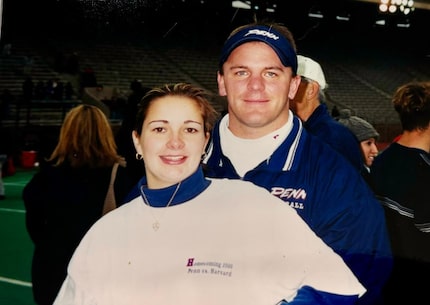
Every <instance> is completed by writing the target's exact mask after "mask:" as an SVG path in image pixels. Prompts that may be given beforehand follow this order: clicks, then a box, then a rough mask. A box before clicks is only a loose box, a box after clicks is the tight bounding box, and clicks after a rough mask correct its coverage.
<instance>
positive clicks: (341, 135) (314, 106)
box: [290, 55, 363, 172]
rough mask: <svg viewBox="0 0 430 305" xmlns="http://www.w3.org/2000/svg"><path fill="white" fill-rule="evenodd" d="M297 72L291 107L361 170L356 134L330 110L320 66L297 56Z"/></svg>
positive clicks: (305, 122)
mask: <svg viewBox="0 0 430 305" xmlns="http://www.w3.org/2000/svg"><path fill="white" fill-rule="evenodd" d="M297 63H298V67H297V74H298V75H300V76H301V82H300V86H299V89H298V91H297V94H296V96H295V97H294V99H293V100H292V101H291V102H290V109H291V110H292V111H293V112H294V113H295V114H296V115H297V116H298V117H299V118H300V119H301V120H302V121H303V126H304V127H305V128H306V130H307V131H309V133H311V134H313V135H315V136H317V137H318V138H320V139H321V140H323V142H326V143H327V144H329V145H330V146H331V147H332V148H333V149H334V150H336V151H337V152H339V153H340V154H341V155H342V156H344V157H345V158H346V159H347V160H349V161H350V162H351V164H352V165H353V166H354V167H355V168H356V169H357V170H358V171H359V172H361V171H362V169H363V159H362V156H361V151H360V144H359V142H358V141H357V139H356V138H355V136H354V134H353V133H352V132H351V131H350V130H349V129H348V128H345V126H343V125H342V124H339V123H338V122H337V121H336V120H335V119H334V118H333V117H332V116H331V115H330V113H329V112H328V108H327V105H326V103H325V94H324V90H325V89H326V88H327V87H328V85H327V82H326V79H325V76H324V72H323V70H322V68H321V65H320V64H319V63H318V62H316V61H315V60H313V59H312V58H309V57H306V56H303V55H297Z"/></svg>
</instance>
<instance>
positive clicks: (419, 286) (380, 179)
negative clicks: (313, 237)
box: [370, 81, 430, 304]
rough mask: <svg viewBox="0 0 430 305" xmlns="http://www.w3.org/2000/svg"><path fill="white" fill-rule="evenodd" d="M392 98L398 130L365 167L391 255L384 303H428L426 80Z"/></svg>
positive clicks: (429, 101) (429, 132)
mask: <svg viewBox="0 0 430 305" xmlns="http://www.w3.org/2000/svg"><path fill="white" fill-rule="evenodd" d="M391 101H392V104H393V108H394V109H395V111H396V112H397V114H398V115H399V120H400V123H401V125H402V130H403V132H402V134H401V135H400V136H399V137H397V139H396V140H395V141H394V142H392V143H391V144H390V145H389V146H388V147H387V148H385V149H384V150H383V151H382V152H381V153H380V154H379V155H378V156H377V157H376V158H375V160H374V162H373V164H372V167H371V171H370V176H371V178H372V183H373V186H374V190H375V193H376V195H377V197H378V199H379V200H380V202H381V204H382V206H383V207H384V210H385V217H386V220H387V228H388V232H389V234H390V240H391V245H392V249H393V255H394V267H393V272H392V273H391V275H390V278H389V280H388V281H387V284H386V286H385V287H384V296H385V302H386V304H394V303H399V304H430V293H429V290H428V288H429V285H428V281H427V280H426V278H427V277H428V276H429V274H430V205H429V203H430V192H429V190H428V187H429V185H430V82H429V81H422V82H417V81H412V82H408V83H405V84H403V85H401V86H399V87H398V88H397V89H396V91H395V92H394V94H393V97H392V99H391Z"/></svg>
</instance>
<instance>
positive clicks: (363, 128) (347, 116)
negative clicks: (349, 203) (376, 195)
mask: <svg viewBox="0 0 430 305" xmlns="http://www.w3.org/2000/svg"><path fill="white" fill-rule="evenodd" d="M338 121H339V123H341V124H342V125H344V126H346V127H347V128H348V129H349V130H350V131H351V132H352V133H353V134H354V135H355V137H356V138H357V140H358V142H359V143H360V149H361V156H362V169H361V174H362V175H363V178H364V179H365V180H366V182H367V183H368V184H369V186H370V187H372V188H373V186H372V181H371V179H370V167H371V166H372V163H373V160H375V157H376V156H377V155H378V153H379V150H378V146H376V143H377V141H378V139H379V132H378V131H376V129H375V127H373V125H372V124H370V123H369V122H368V121H366V120H365V119H363V118H360V117H358V116H356V115H352V112H351V110H350V109H341V110H340V111H339V117H338Z"/></svg>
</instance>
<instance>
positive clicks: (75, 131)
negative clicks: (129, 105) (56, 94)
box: [23, 105, 133, 305]
mask: <svg viewBox="0 0 430 305" xmlns="http://www.w3.org/2000/svg"><path fill="white" fill-rule="evenodd" d="M122 162H123V158H122V157H120V156H119V155H118V154H117V152H116V145H115V140H114V136H113V132H112V129H111V126H110V123H109V121H108V120H107V118H106V116H105V115H104V114H103V112H102V111H101V110H100V109H99V108H97V107H95V106H90V105H79V106H77V107H75V108H73V109H72V110H70V112H69V113H68V114H67V116H66V117H65V120H64V122H63V125H62V127H61V131H60V135H59V140H58V143H57V145H56V147H55V149H54V151H53V152H52V154H51V156H50V157H49V158H48V160H47V161H46V163H45V162H43V163H42V164H41V168H40V170H39V172H37V173H36V174H35V175H34V176H33V178H32V179H31V180H30V182H29V183H28V184H27V185H26V186H25V188H24V191H23V199H24V204H25V208H26V225H27V231H28V233H29V235H30V238H31V239H32V241H33V243H34V254H33V262H32V282H33V295H34V300H35V302H36V303H37V304H38V305H45V304H46V305H48V304H49V305H52V303H53V301H54V299H55V296H56V295H57V293H58V290H59V289H60V287H61V284H62V283H63V281H64V279H65V277H66V274H67V272H66V269H67V265H68V263H69V260H70V258H71V256H72V254H73V252H74V250H75V248H76V247H77V245H78V244H79V242H80V240H81V238H82V237H83V236H84V234H85V233H86V232H87V230H88V229H89V228H90V227H91V225H92V224H93V223H94V222H95V221H96V220H98V219H99V218H100V217H101V216H102V214H103V213H104V212H106V211H103V209H104V203H105V199H107V198H109V197H107V192H108V189H109V185H110V183H111V175H112V169H113V166H114V164H116V163H122ZM115 168H116V167H115ZM113 177H116V179H115V182H114V188H113V189H114V196H115V200H114V201H115V202H110V201H109V203H113V204H116V205H120V204H121V203H122V199H123V198H124V197H125V196H126V195H127V193H128V192H129V191H130V190H131V189H132V187H133V184H132V183H131V181H130V182H129V181H128V177H127V176H126V171H125V168H124V167H123V166H119V167H118V169H117V175H114V176H113ZM113 207H114V206H113ZM113 207H107V210H109V209H112V208H113Z"/></svg>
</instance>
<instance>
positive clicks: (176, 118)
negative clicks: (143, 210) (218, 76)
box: [133, 96, 209, 189]
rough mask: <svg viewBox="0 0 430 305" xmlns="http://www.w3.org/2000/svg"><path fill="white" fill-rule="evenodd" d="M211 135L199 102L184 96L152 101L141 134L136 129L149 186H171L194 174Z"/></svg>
mask: <svg viewBox="0 0 430 305" xmlns="http://www.w3.org/2000/svg"><path fill="white" fill-rule="evenodd" d="M208 139H209V134H208V133H205V131H204V121H203V117H202V114H201V111H200V108H199V107H198V104H197V102H195V101H194V100H192V99H191V98H188V97H183V96H164V97H160V98H157V99H156V100H154V101H152V104H151V106H150V107H149V109H148V113H147V115H146V117H145V120H144V121H143V126H142V134H141V135H140V137H139V136H138V135H137V134H136V133H135V132H133V141H134V146H135V148H136V151H137V152H138V153H140V154H141V155H142V156H143V160H144V162H145V172H146V177H147V182H148V187H149V188H153V189H158V188H164V187H168V186H170V185H173V184H176V183H178V182H179V181H182V180H184V179H185V178H187V177H189V176H190V175H191V174H193V173H194V172H195V171H196V169H197V167H198V166H199V164H200V161H201V156H202V155H203V153H204V149H205V146H206V144H207V141H208Z"/></svg>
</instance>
